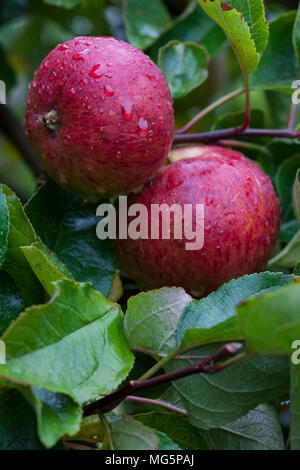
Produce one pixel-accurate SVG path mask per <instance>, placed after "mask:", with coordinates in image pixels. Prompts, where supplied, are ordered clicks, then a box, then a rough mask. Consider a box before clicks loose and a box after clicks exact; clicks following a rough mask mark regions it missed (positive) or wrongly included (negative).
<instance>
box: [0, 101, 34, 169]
mask: <svg viewBox="0 0 300 470" xmlns="http://www.w3.org/2000/svg"><path fill="white" fill-rule="evenodd" d="M0 131H1V132H3V134H5V135H6V136H7V137H8V139H9V140H10V141H11V142H12V143H13V144H14V145H15V147H16V148H17V149H18V150H19V152H20V153H21V155H22V156H23V158H24V160H25V161H26V162H27V163H28V165H29V166H30V168H31V169H32V171H33V172H34V174H35V175H36V176H37V175H39V174H40V173H41V171H42V167H41V164H40V162H39V160H38V158H37V157H36V155H35V153H34V152H33V150H32V148H31V146H30V144H29V142H28V140H27V137H26V135H25V132H24V129H23V126H22V125H21V124H20V122H19V121H18V119H17V118H16V117H15V116H14V114H13V113H12V112H11V110H10V109H9V108H8V106H6V105H4V104H0Z"/></svg>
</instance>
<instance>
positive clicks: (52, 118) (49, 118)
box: [41, 109, 59, 132]
mask: <svg viewBox="0 0 300 470" xmlns="http://www.w3.org/2000/svg"><path fill="white" fill-rule="evenodd" d="M41 121H42V123H43V124H44V126H45V127H46V129H48V130H49V131H51V132H55V131H57V129H58V127H59V122H58V113H57V111H55V109H52V110H51V111H50V112H49V113H47V114H44V115H43V116H41Z"/></svg>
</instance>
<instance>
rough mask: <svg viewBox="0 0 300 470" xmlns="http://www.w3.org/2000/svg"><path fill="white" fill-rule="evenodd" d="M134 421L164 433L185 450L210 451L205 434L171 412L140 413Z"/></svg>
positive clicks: (180, 415)
mask: <svg viewBox="0 0 300 470" xmlns="http://www.w3.org/2000/svg"><path fill="white" fill-rule="evenodd" d="M134 419H135V420H137V421H140V422H142V423H143V424H145V425H146V426H149V427H151V428H153V429H157V430H158V431H161V432H164V433H165V434H167V436H169V437H170V438H171V439H172V440H173V441H174V442H176V444H178V445H179V446H180V448H181V449H183V450H208V449H210V444H209V442H208V440H207V438H206V437H205V435H204V433H203V432H201V431H200V430H199V429H197V428H195V427H193V426H192V425H191V423H190V422H189V420H188V418H187V417H186V416H184V415H182V414H179V413H174V412H171V411H151V412H150V413H140V414H137V415H135V416H134Z"/></svg>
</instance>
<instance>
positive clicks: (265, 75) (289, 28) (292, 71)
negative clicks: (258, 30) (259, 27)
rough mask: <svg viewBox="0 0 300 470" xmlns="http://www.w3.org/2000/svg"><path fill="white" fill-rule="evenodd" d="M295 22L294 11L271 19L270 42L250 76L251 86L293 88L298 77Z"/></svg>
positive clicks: (269, 88) (280, 89) (272, 88)
mask: <svg viewBox="0 0 300 470" xmlns="http://www.w3.org/2000/svg"><path fill="white" fill-rule="evenodd" d="M294 22H295V12H294V11H289V12H288V13H284V14H282V15H280V16H278V17H277V18H276V19H275V20H273V21H271V23H270V39H269V43H268V46H267V48H266V49H265V51H264V53H263V54H262V57H261V59H260V62H259V64H258V66H257V68H256V70H255V72H253V74H252V76H251V78H250V85H251V88H255V89H262V90H265V89H267V90H278V91H291V90H292V83H293V82H294V80H295V78H296V57H295V51H294V48H293V43H292V32H293V27H294Z"/></svg>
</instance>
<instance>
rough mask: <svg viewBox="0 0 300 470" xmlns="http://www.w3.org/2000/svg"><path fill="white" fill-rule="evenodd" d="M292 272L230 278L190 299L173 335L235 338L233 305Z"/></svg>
mask: <svg viewBox="0 0 300 470" xmlns="http://www.w3.org/2000/svg"><path fill="white" fill-rule="evenodd" d="M291 280H292V276H285V275H283V274H281V273H269V272H264V273H260V274H251V275H250V276H249V275H246V276H242V277H240V278H239V279H233V280H232V281H229V282H228V283H227V284H224V285H223V286H221V287H220V288H219V289H218V290H217V291H215V292H212V293H211V294H210V295H208V296H207V297H206V298H204V299H200V300H193V301H192V302H190V303H189V304H188V305H187V306H186V307H185V309H184V312H183V314H182V316H181V319H180V322H179V325H178V330H177V336H178V342H179V344H181V343H183V344H182V345H183V346H189V345H193V344H199V343H205V342H213V341H226V340H234V339H239V338H240V337H241V334H240V331H238V329H237V325H236V318H235V317H236V314H237V312H236V306H237V305H238V304H239V303H240V302H242V301H243V300H245V299H246V298H247V297H250V296H253V295H257V294H259V293H261V292H262V291H265V290H268V289H275V288H278V287H280V286H284V285H287V284H288V283H289V282H290V281H291Z"/></svg>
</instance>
